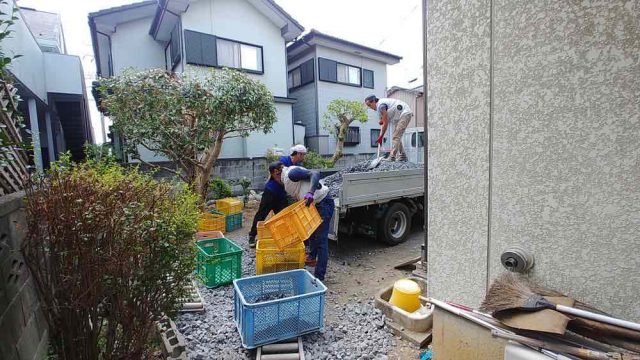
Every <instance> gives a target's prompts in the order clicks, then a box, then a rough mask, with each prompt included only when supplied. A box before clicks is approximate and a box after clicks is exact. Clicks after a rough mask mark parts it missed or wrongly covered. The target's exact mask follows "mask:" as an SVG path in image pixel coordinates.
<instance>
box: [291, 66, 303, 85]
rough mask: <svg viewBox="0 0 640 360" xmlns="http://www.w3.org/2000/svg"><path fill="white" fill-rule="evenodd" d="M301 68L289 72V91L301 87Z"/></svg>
mask: <svg viewBox="0 0 640 360" xmlns="http://www.w3.org/2000/svg"><path fill="white" fill-rule="evenodd" d="M300 84H301V81H300V68H299V67H298V68H295V69H293V70H291V72H289V89H292V88H296V87H298V86H300Z"/></svg>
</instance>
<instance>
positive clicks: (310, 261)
mask: <svg viewBox="0 0 640 360" xmlns="http://www.w3.org/2000/svg"><path fill="white" fill-rule="evenodd" d="M317 263H318V261H317V260H316V259H314V258H312V257H310V256H307V257H306V258H305V259H304V264H305V265H306V266H308V267H316V264H317Z"/></svg>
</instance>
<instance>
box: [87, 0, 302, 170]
mask: <svg viewBox="0 0 640 360" xmlns="http://www.w3.org/2000/svg"><path fill="white" fill-rule="evenodd" d="M89 27H90V29H91V37H92V42H93V49H94V55H95V59H96V66H97V73H98V76H101V77H109V76H113V75H118V74H120V73H122V71H123V70H125V69H126V68H135V69H137V70H144V69H150V68H162V69H167V70H169V71H175V72H179V73H185V74H189V75H190V76H204V75H205V74H206V73H207V72H208V71H209V70H210V69H212V68H220V67H223V66H224V67H230V68H236V69H240V70H242V71H244V72H246V73H248V74H249V76H251V77H252V78H254V79H257V80H259V81H261V82H263V83H264V84H266V85H267V87H268V88H269V89H270V90H271V92H272V93H273V95H274V100H275V103H276V110H277V118H278V121H277V123H276V124H275V126H274V128H273V131H272V132H271V133H269V134H267V135H265V134H262V133H256V134H251V135H250V136H249V137H247V138H243V137H236V138H230V139H227V140H225V142H224V144H223V148H222V153H221V156H220V158H221V159H225V158H226V159H230V158H255V157H263V156H264V155H265V153H266V150H267V149H268V148H271V147H273V146H274V145H278V146H281V147H282V146H289V145H291V144H292V143H293V142H294V139H293V116H292V104H293V103H294V102H295V100H294V99H292V98H289V97H288V91H287V55H286V44H287V43H288V42H291V41H292V40H294V39H295V38H296V37H298V36H299V35H300V34H301V33H302V31H303V30H304V28H303V27H302V26H301V25H300V24H299V23H298V22H297V21H295V20H294V19H293V18H292V17H291V16H290V15H289V14H287V13H286V12H285V11H284V10H283V9H282V8H281V7H279V6H278V5H277V4H276V3H275V2H273V1H272V0H160V1H156V0H152V1H144V2H141V3H136V4H131V5H125V6H120V7H115V8H111V9H106V10H101V11H98V12H95V13H91V14H89ZM144 150H145V149H140V153H141V156H142V158H143V159H144V160H146V161H162V160H163V159H162V157H160V156H157V154H153V153H150V152H149V151H144Z"/></svg>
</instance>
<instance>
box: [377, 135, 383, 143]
mask: <svg viewBox="0 0 640 360" xmlns="http://www.w3.org/2000/svg"><path fill="white" fill-rule="evenodd" d="M382 138H383V137H382V135H380V136H378V140H376V144H378V145H382Z"/></svg>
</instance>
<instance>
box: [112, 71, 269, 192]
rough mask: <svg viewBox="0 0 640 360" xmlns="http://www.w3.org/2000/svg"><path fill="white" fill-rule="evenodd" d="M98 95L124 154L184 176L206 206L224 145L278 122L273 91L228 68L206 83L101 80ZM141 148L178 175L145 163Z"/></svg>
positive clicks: (143, 75)
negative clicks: (168, 163) (169, 164)
mask: <svg viewBox="0 0 640 360" xmlns="http://www.w3.org/2000/svg"><path fill="white" fill-rule="evenodd" d="M100 95H101V107H102V108H103V109H104V110H105V111H106V112H107V113H108V115H109V116H110V117H111V118H112V119H113V127H114V130H115V131H116V132H117V133H118V134H120V135H122V136H123V137H124V138H125V147H124V150H125V152H126V153H127V154H129V155H131V156H132V157H133V158H134V159H137V160H139V161H140V162H142V163H146V164H148V165H150V166H153V167H158V168H162V169H164V170H167V171H169V172H172V173H175V174H176V175H178V176H180V177H181V178H182V179H183V180H184V181H185V182H187V183H188V184H189V185H190V187H191V189H192V190H193V192H195V193H196V194H198V196H199V197H200V199H201V200H202V202H203V203H204V200H205V197H206V194H207V187H208V183H209V178H210V176H211V173H212V171H213V166H214V165H215V163H216V160H217V159H218V156H219V155H220V150H221V149H222V143H223V141H224V140H225V139H227V138H230V137H242V136H248V135H249V133H250V132H252V131H262V132H264V133H265V134H266V133H268V132H270V131H271V129H272V128H273V125H274V123H275V122H276V110H275V104H274V101H273V95H272V94H271V92H270V91H269V89H268V88H267V87H266V86H265V85H264V84H262V83H261V82H259V81H255V80H252V79H250V78H249V77H248V76H247V75H245V74H243V73H241V72H239V71H235V70H230V69H222V70H213V71H212V72H211V73H210V74H209V75H208V76H207V77H206V78H205V79H191V78H181V77H179V76H178V75H176V74H173V73H169V72H166V71H164V70H157V69H156V70H149V71H144V72H138V73H134V72H132V71H126V72H124V73H123V74H122V75H120V76H116V77H113V78H109V79H103V80H101V83H100ZM139 147H142V148H146V149H148V150H150V151H151V152H154V153H156V154H160V155H163V156H165V157H166V158H168V159H169V160H171V161H172V162H173V163H174V164H175V166H176V169H177V170H174V169H168V168H164V167H160V166H158V165H157V164H149V163H147V162H146V161H143V160H142V159H141V157H140V154H139V152H138V148H139Z"/></svg>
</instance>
